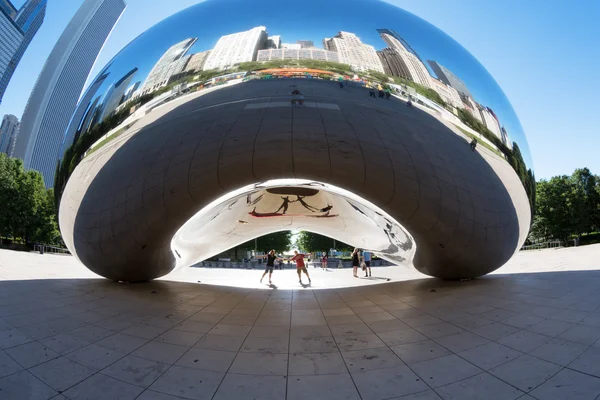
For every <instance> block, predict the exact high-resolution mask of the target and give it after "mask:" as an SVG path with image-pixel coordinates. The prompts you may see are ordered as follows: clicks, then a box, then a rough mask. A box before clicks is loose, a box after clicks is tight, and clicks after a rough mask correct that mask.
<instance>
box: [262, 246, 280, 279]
mask: <svg viewBox="0 0 600 400" xmlns="http://www.w3.org/2000/svg"><path fill="white" fill-rule="evenodd" d="M257 258H266V259H267V266H266V267H265V272H264V274H262V277H261V278H260V282H261V283H262V281H263V279H264V277H265V275H267V272H268V273H269V285H270V284H271V283H272V282H271V277H272V276H273V268H274V267H275V260H278V258H277V256H276V255H275V250H271V251H270V252H269V254H267V255H265V256H257Z"/></svg>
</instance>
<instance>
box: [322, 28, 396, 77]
mask: <svg viewBox="0 0 600 400" xmlns="http://www.w3.org/2000/svg"><path fill="white" fill-rule="evenodd" d="M323 46H324V47H325V49H327V50H330V51H337V52H338V54H339V58H340V62H341V63H344V64H348V65H350V67H352V68H353V69H354V70H357V71H368V70H374V71H378V72H384V70H383V64H382V63H381V60H380V59H379V56H377V51H375V48H374V47H373V46H370V45H368V44H364V43H363V42H361V40H360V38H359V37H358V36H356V35H355V34H354V33H350V32H343V31H342V32H339V33H338V34H337V35H335V36H334V37H332V38H325V39H323Z"/></svg>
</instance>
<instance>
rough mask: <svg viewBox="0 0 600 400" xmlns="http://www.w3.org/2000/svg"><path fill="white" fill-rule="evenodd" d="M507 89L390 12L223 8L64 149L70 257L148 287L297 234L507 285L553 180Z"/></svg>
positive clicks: (62, 215)
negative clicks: (540, 193) (541, 181)
mask: <svg viewBox="0 0 600 400" xmlns="http://www.w3.org/2000/svg"><path fill="white" fill-rule="evenodd" d="M531 167H532V163H531V157H530V153H529V149H528V146H527V142H526V138H525V135H524V133H523V129H522V127H521V125H520V123H519V121H518V118H517V116H516V114H515V112H514V111H513V109H512V107H511V105H510V103H509V102H508V100H507V99H506V97H505V95H504V94H503V92H502V90H501V89H500V88H499V87H498V85H497V84H496V82H495V81H494V80H493V78H492V77H491V76H490V75H489V73H488V72H487V71H486V70H485V69H484V68H483V67H482V66H481V65H480V64H479V63H478V62H477V60H475V59H474V58H473V57H472V56H471V55H470V54H469V53H468V52H467V51H466V50H465V49H464V48H462V47H461V46H460V45H459V44H458V43H456V42H455V41H454V40H453V39H451V38H450V37H449V36H447V35H445V34H444V33H443V32H441V31H440V30H438V29H437V28H435V27H433V26H432V25H430V24H428V23H427V22H425V21H423V20H421V19H419V18H417V17H415V16H413V15H411V14H409V13H407V12H405V11H403V10H401V9H399V8H397V7H394V6H392V5H389V4H387V3H384V2H379V1H373V0H329V1H327V2H326V3H322V2H317V1H315V0H308V1H307V2H303V3H302V5H301V6H300V7H299V6H297V5H294V6H291V5H286V4H283V3H282V2H280V1H277V0H255V1H252V2H247V1H244V0H208V1H206V2H203V3H201V4H198V5H196V6H193V7H190V8H188V9H186V10H184V11H182V12H180V13H178V14H176V15H174V16H172V17H169V18H167V19H165V20H164V21H162V22H160V23H159V24H157V25H155V26H154V27H152V28H151V29H149V30H148V31H146V32H144V33H143V34H142V35H140V36H139V37H138V38H136V39H135V40H134V41H132V42H131V43H130V44H129V45H128V46H126V47H125V48H124V49H123V50H121V52H120V53H119V54H118V55H117V56H116V57H114V58H113V59H112V60H111V61H110V63H109V64H108V65H107V66H106V67H104V69H102V71H101V72H100V73H99V74H98V76H96V77H95V78H94V79H93V80H92V81H91V83H90V85H89V87H88V89H87V91H86V92H85V93H84V94H83V95H82V97H81V100H80V104H79V106H78V108H77V110H76V112H75V114H74V115H73V117H72V121H71V124H70V126H69V128H68V131H67V132H66V134H65V143H64V148H63V152H62V158H61V160H60V162H59V165H58V168H57V171H56V181H55V182H56V186H55V191H56V194H57V198H58V199H59V201H60V209H59V220H60V228H61V231H62V234H63V238H64V240H65V243H66V244H67V246H68V248H69V249H70V250H71V252H72V253H73V254H74V255H75V256H76V257H78V258H79V259H80V260H81V262H82V263H83V264H85V265H86V266H87V267H88V268H89V269H90V270H92V271H94V272H96V273H97V274H99V275H102V276H104V277H106V278H109V279H113V280H121V281H144V280H149V279H154V278H157V277H160V276H163V275H165V274H167V273H169V272H170V271H172V270H173V269H174V268H176V267H184V266H191V265H194V264H196V263H197V262H199V261H202V260H204V259H207V258H209V257H212V256H214V255H216V254H219V253H221V252H222V251H224V250H227V249H228V248H231V247H233V246H236V245H238V244H240V243H244V242H246V241H248V240H250V239H252V238H254V237H257V236H260V235H263V234H267V233H271V232H276V231H280V230H296V229H301V230H308V231H313V232H316V233H321V234H324V235H327V236H330V237H333V238H336V239H339V240H341V241H343V242H345V243H348V244H350V245H353V246H357V247H360V248H364V249H369V250H371V251H373V252H374V253H375V254H377V255H379V256H381V257H382V258H384V259H387V260H389V261H392V262H395V263H405V264H412V265H414V267H415V268H416V269H418V270H419V271H421V272H423V273H425V274H428V275H431V276H434V277H438V278H443V279H461V278H472V277H477V276H481V275H484V274H487V273H489V272H491V271H494V270H495V269H497V268H499V267H500V266H502V265H503V264H504V263H505V262H506V261H507V260H508V259H509V258H510V257H511V256H512V255H513V254H514V253H515V251H516V250H517V249H518V248H519V247H520V246H521V245H522V243H523V242H524V240H525V237H526V236H527V232H528V229H529V224H530V220H531V209H532V207H533V202H534V198H533V193H534V192H535V191H534V185H535V183H534V182H535V180H534V176H533V172H532V170H531Z"/></svg>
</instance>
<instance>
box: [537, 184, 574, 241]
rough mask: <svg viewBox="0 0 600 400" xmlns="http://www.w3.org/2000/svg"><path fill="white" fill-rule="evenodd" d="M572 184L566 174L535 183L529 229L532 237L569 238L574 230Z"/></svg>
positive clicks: (563, 239)
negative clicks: (534, 201)
mask: <svg viewBox="0 0 600 400" xmlns="http://www.w3.org/2000/svg"><path fill="white" fill-rule="evenodd" d="M574 186H575V185H574V184H573V182H572V181H571V179H570V177H568V176H566V175H562V176H555V177H553V178H551V179H550V180H548V181H547V180H541V181H540V182H538V183H537V199H536V214H535V217H534V223H533V226H532V230H531V236H532V237H533V238H535V239H551V238H552V239H560V240H562V241H567V240H568V239H569V237H570V236H571V234H572V233H573V232H574V230H575V222H574V221H575V218H574V217H575V214H574V207H573V206H574V204H575V203H576V200H575V202H574V197H573V194H574V189H575V188H574Z"/></svg>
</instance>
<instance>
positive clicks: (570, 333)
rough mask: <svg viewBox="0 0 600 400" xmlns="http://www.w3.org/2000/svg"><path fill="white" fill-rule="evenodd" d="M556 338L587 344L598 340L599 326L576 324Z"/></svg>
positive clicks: (599, 337) (599, 338)
mask: <svg viewBox="0 0 600 400" xmlns="http://www.w3.org/2000/svg"><path fill="white" fill-rule="evenodd" d="M557 338H559V339H564V340H568V341H570V342H575V343H581V344H585V345H588V346H589V345H592V344H594V343H595V342H596V341H597V340H600V328H598V327H594V326H586V325H580V324H577V325H574V326H572V327H570V328H569V329H567V330H566V331H564V332H563V333H561V334H560V335H558V336H557Z"/></svg>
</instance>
